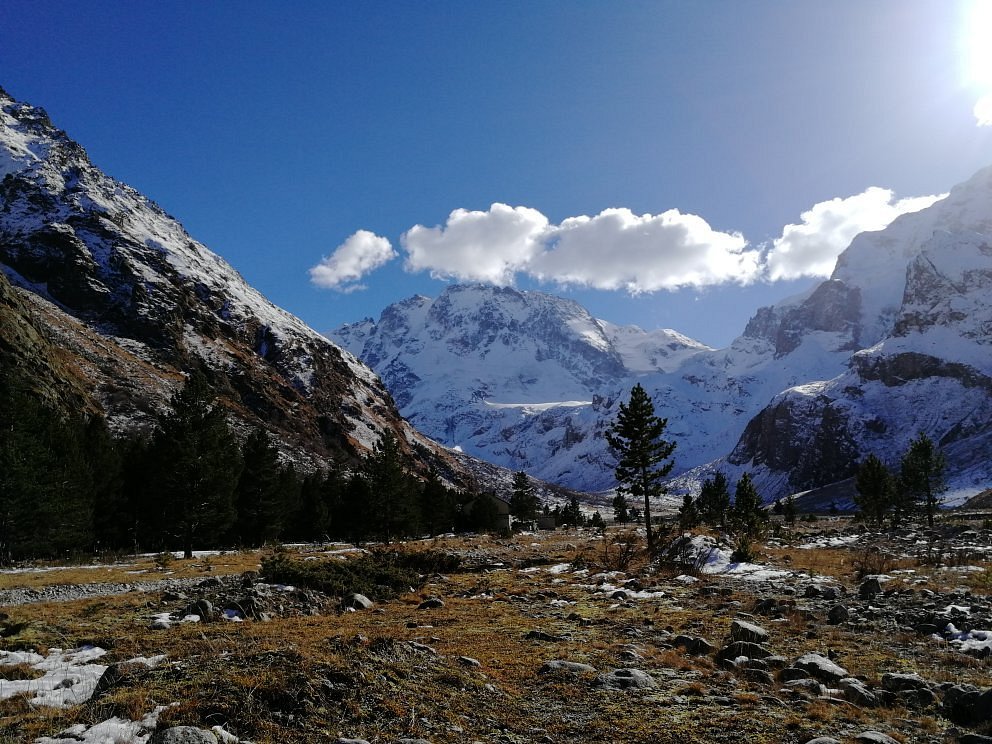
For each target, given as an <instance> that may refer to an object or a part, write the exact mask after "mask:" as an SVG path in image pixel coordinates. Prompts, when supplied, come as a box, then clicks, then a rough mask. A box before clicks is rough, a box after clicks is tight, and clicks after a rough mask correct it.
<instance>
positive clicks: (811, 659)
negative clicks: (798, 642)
mask: <svg viewBox="0 0 992 744" xmlns="http://www.w3.org/2000/svg"><path fill="white" fill-rule="evenodd" d="M793 666H794V667H797V668H799V669H805V670H806V671H807V672H809V673H810V674H811V675H813V676H814V677H816V678H817V679H819V680H822V681H823V682H832V683H837V682H840V680H842V679H843V678H844V677H849V676H850V675H849V674H848V673H847V670H846V669H844V667H842V666H840V665H838V664H835V663H834V662H832V661H831V660H830V659H828V658H827V657H826V656H821V655H820V654H805V655H803V656H800V657H799V658H798V659H796V661H795V663H794V664H793Z"/></svg>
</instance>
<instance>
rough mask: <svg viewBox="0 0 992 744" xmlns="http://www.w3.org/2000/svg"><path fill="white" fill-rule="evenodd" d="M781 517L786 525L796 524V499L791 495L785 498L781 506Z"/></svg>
mask: <svg viewBox="0 0 992 744" xmlns="http://www.w3.org/2000/svg"><path fill="white" fill-rule="evenodd" d="M782 517H783V519H784V520H785V523H786V524H788V525H793V524H795V523H796V498H795V496H793V495H792V494H791V493H790V494H789V495H788V496H786V497H785V503H784V504H783V505H782Z"/></svg>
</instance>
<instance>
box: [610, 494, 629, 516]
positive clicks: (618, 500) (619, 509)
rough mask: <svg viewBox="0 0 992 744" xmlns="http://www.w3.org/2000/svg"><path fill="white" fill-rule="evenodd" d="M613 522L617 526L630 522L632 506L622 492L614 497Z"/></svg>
mask: <svg viewBox="0 0 992 744" xmlns="http://www.w3.org/2000/svg"><path fill="white" fill-rule="evenodd" d="M613 521H614V522H616V523H617V524H627V522H629V521H630V504H629V503H627V497H626V496H625V495H624V494H623V493H621V492H620V491H617V493H616V496H614V497H613Z"/></svg>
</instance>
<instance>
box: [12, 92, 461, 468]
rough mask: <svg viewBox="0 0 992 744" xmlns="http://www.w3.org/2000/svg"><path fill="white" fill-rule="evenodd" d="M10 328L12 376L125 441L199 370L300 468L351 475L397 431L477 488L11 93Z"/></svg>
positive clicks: (373, 384) (244, 424)
mask: <svg viewBox="0 0 992 744" xmlns="http://www.w3.org/2000/svg"><path fill="white" fill-rule="evenodd" d="M0 329H2V331H3V333H2V336H0V364H2V365H3V368H4V369H5V370H6V371H14V372H17V373H19V376H20V377H21V378H24V379H28V380H29V381H30V384H31V386H32V388H33V389H34V391H35V393H36V394H37V395H40V396H41V397H42V398H44V399H45V400H47V401H48V402H49V403H50V404H52V405H56V406H62V407H64V408H66V409H70V410H73V411H78V410H84V411H91V412H94V413H100V414H102V415H103V416H105V417H106V419H107V421H108V423H109V425H110V427H111V429H112V430H113V431H115V432H119V433H120V432H126V433H130V434H134V433H141V432H148V431H150V429H151V428H152V427H153V426H154V425H155V422H156V421H157V417H158V416H159V415H160V414H162V413H163V412H165V411H166V410H167V409H168V407H169V401H170V398H171V396H172V395H173V394H174V393H175V392H176V391H177V390H178V388H179V387H180V386H181V384H182V382H183V380H184V379H185V376H186V374H187V373H188V372H190V371H191V370H193V369H200V370H202V371H203V372H204V373H205V374H206V375H207V377H208V379H209V381H210V385H211V387H212V389H213V391H214V392H215V393H216V394H217V395H218V398H219V400H220V402H221V404H222V405H224V406H225V407H226V409H227V410H228V413H229V418H230V419H231V421H232V424H233V425H234V426H235V428H239V427H240V428H241V429H242V430H245V429H247V428H248V427H254V426H261V427H264V428H265V429H266V430H267V431H269V432H270V433H271V434H273V435H275V436H276V438H277V439H278V441H279V444H280V448H281V450H282V452H283V454H284V456H285V457H287V458H290V459H292V460H294V461H296V462H298V463H300V464H301V465H302V466H303V467H304V469H312V468H313V467H315V466H318V465H323V464H326V463H329V462H335V463H337V464H339V465H341V466H342V467H348V466H349V464H351V463H354V462H355V461H356V460H357V458H359V457H360V456H362V455H363V454H365V453H367V452H368V451H369V450H370V449H371V448H372V447H373V446H374V444H375V443H376V442H377V441H378V440H379V438H380V436H381V435H382V433H383V432H386V431H389V432H392V433H393V434H395V435H396V437H397V439H398V440H399V442H400V443H401V447H402V448H403V449H404V450H405V451H406V453H407V455H408V456H409V457H410V458H411V460H412V461H413V462H414V463H415V464H416V467H418V468H420V469H422V470H426V469H427V468H434V469H436V470H437V471H438V472H440V473H442V474H443V475H444V476H446V477H447V478H448V479H449V480H450V481H451V482H459V481H464V480H465V478H468V477H471V476H470V475H469V474H468V471H467V470H466V467H465V459H466V458H461V457H457V456H455V455H453V454H452V453H450V452H448V451H447V450H446V449H445V448H443V447H440V446H438V445H437V444H436V443H434V442H433V441H431V440H430V439H428V438H427V437H425V436H423V435H422V434H420V433H419V432H418V431H416V430H415V429H414V428H413V427H411V426H410V425H409V424H408V423H407V422H406V421H405V420H403V419H402V417H401V416H400V414H399V412H398V411H397V410H396V407H395V405H394V403H393V400H392V398H391V396H390V395H389V393H388V391H387V390H386V389H385V387H384V386H383V385H382V382H381V381H380V380H379V378H378V377H377V376H376V375H375V373H374V372H372V371H371V370H370V369H369V368H368V367H367V366H366V365H364V364H362V363H361V362H360V361H358V360H357V359H356V358H355V357H354V356H352V355H351V354H350V353H348V352H346V351H344V350H342V349H341V348H339V347H338V346H336V345H335V344H333V343H332V342H330V341H329V340H327V339H326V338H325V337H323V336H321V335H320V334H319V333H317V332H316V331H314V330H313V329H311V328H310V327H308V326H307V325H306V324H304V323H303V322H302V321H300V320H299V319H298V318H296V317H294V316H293V315H291V314H290V313H288V312H286V311H285V310H282V309H280V308H278V307H276V306H274V305H273V304H272V303H270V302H269V301H268V300H266V299H265V298H264V297H263V296H262V295H261V294H260V293H259V292H258V291H257V290H255V289H254V288H253V287H251V286H249V285H248V284H247V283H246V282H245V280H244V279H243V278H242V277H241V276H240V275H239V274H238V273H237V271H235V270H234V269H233V268H232V267H231V266H230V265H229V264H228V263H227V262H226V261H224V260H223V259H222V258H220V257H219V256H217V255H216V254H214V253H212V252H211V251H210V250H208V249H207V248H206V247H205V246H203V245H202V244H200V243H199V242H197V241H196V240H194V239H193V238H191V237H190V236H189V235H188V234H187V233H186V231H185V230H184V229H183V227H182V225H181V224H180V223H179V222H178V221H177V220H175V219H174V218H173V217H171V216H169V215H168V214H166V213H165V212H164V211H163V210H162V209H161V208H160V207H158V206H157V205H156V204H155V203H153V202H152V201H150V200H149V199H147V198H146V197H144V196H142V195H141V194H140V193H138V192H137V191H135V190H134V189H132V188H131V187H129V186H126V185H125V184H123V183H120V182H119V181H116V180H114V179H113V178H111V177H109V176H107V175H106V174H104V173H103V172H101V171H100V170H99V169H98V168H96V167H95V166H94V165H93V164H92V163H91V162H90V160H89V158H88V157H87V155H86V152H85V150H84V149H83V148H82V147H81V146H80V145H78V144H77V143H75V142H73V141H72V140H71V139H70V138H69V137H68V136H67V135H66V134H65V132H63V131H61V130H59V129H57V128H56V127H55V126H54V125H53V124H52V122H51V121H50V119H49V117H48V115H47V114H46V113H45V111H44V110H43V109H41V108H38V107H35V106H31V105H29V104H26V103H19V102H17V101H15V100H14V99H13V98H12V97H11V96H10V95H8V94H7V93H6V92H5V91H3V90H2V89H0Z"/></svg>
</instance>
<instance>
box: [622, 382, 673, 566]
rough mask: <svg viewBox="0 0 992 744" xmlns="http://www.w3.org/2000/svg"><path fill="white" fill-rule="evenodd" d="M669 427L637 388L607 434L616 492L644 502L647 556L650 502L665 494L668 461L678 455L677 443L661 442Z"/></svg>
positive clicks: (651, 549) (651, 545) (650, 549)
mask: <svg viewBox="0 0 992 744" xmlns="http://www.w3.org/2000/svg"><path fill="white" fill-rule="evenodd" d="M667 425H668V419H663V418H659V417H658V416H656V415H655V412H654V403H653V402H652V401H651V397H650V396H649V395H648V394H647V392H645V390H644V388H643V387H641V385H640V384H637V385H635V386H634V388H633V389H632V390H631V391H630V402H629V403H628V404H624V403H621V404H620V412H619V413H618V415H617V419H616V421H615V422H614V423H613V426H612V427H611V428H610V429H609V430H608V431H607V432H606V441H607V443H608V444H609V445H610V448H611V449H612V450H613V452H614V454H615V455H616V457H617V466H616V471H615V472H616V479H617V482H618V486H617V491H618V492H619V493H624V494H630V495H631V496H632V497H633V498H634V499H637V500H640V499H643V500H644V522H645V524H646V526H647V543H648V552H649V553H650V554H652V555H653V554H654V548H655V545H654V533H653V531H652V528H651V499H652V498H657V497H660V496H661V495H663V494H664V493H665V487H664V486H663V485H662V481H663V480H664V478H665V477H666V476H667V475H668V474H669V473H670V472H671V470H672V468H673V467H674V465H675V462H674V461H673V460H669V459H668V458H670V457H671V456H672V453H673V452H674V451H675V442H668V441H666V440H665V439H663V438H662V437H663V436H664V433H665V427H666V426H667ZM666 461H667V462H666Z"/></svg>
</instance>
